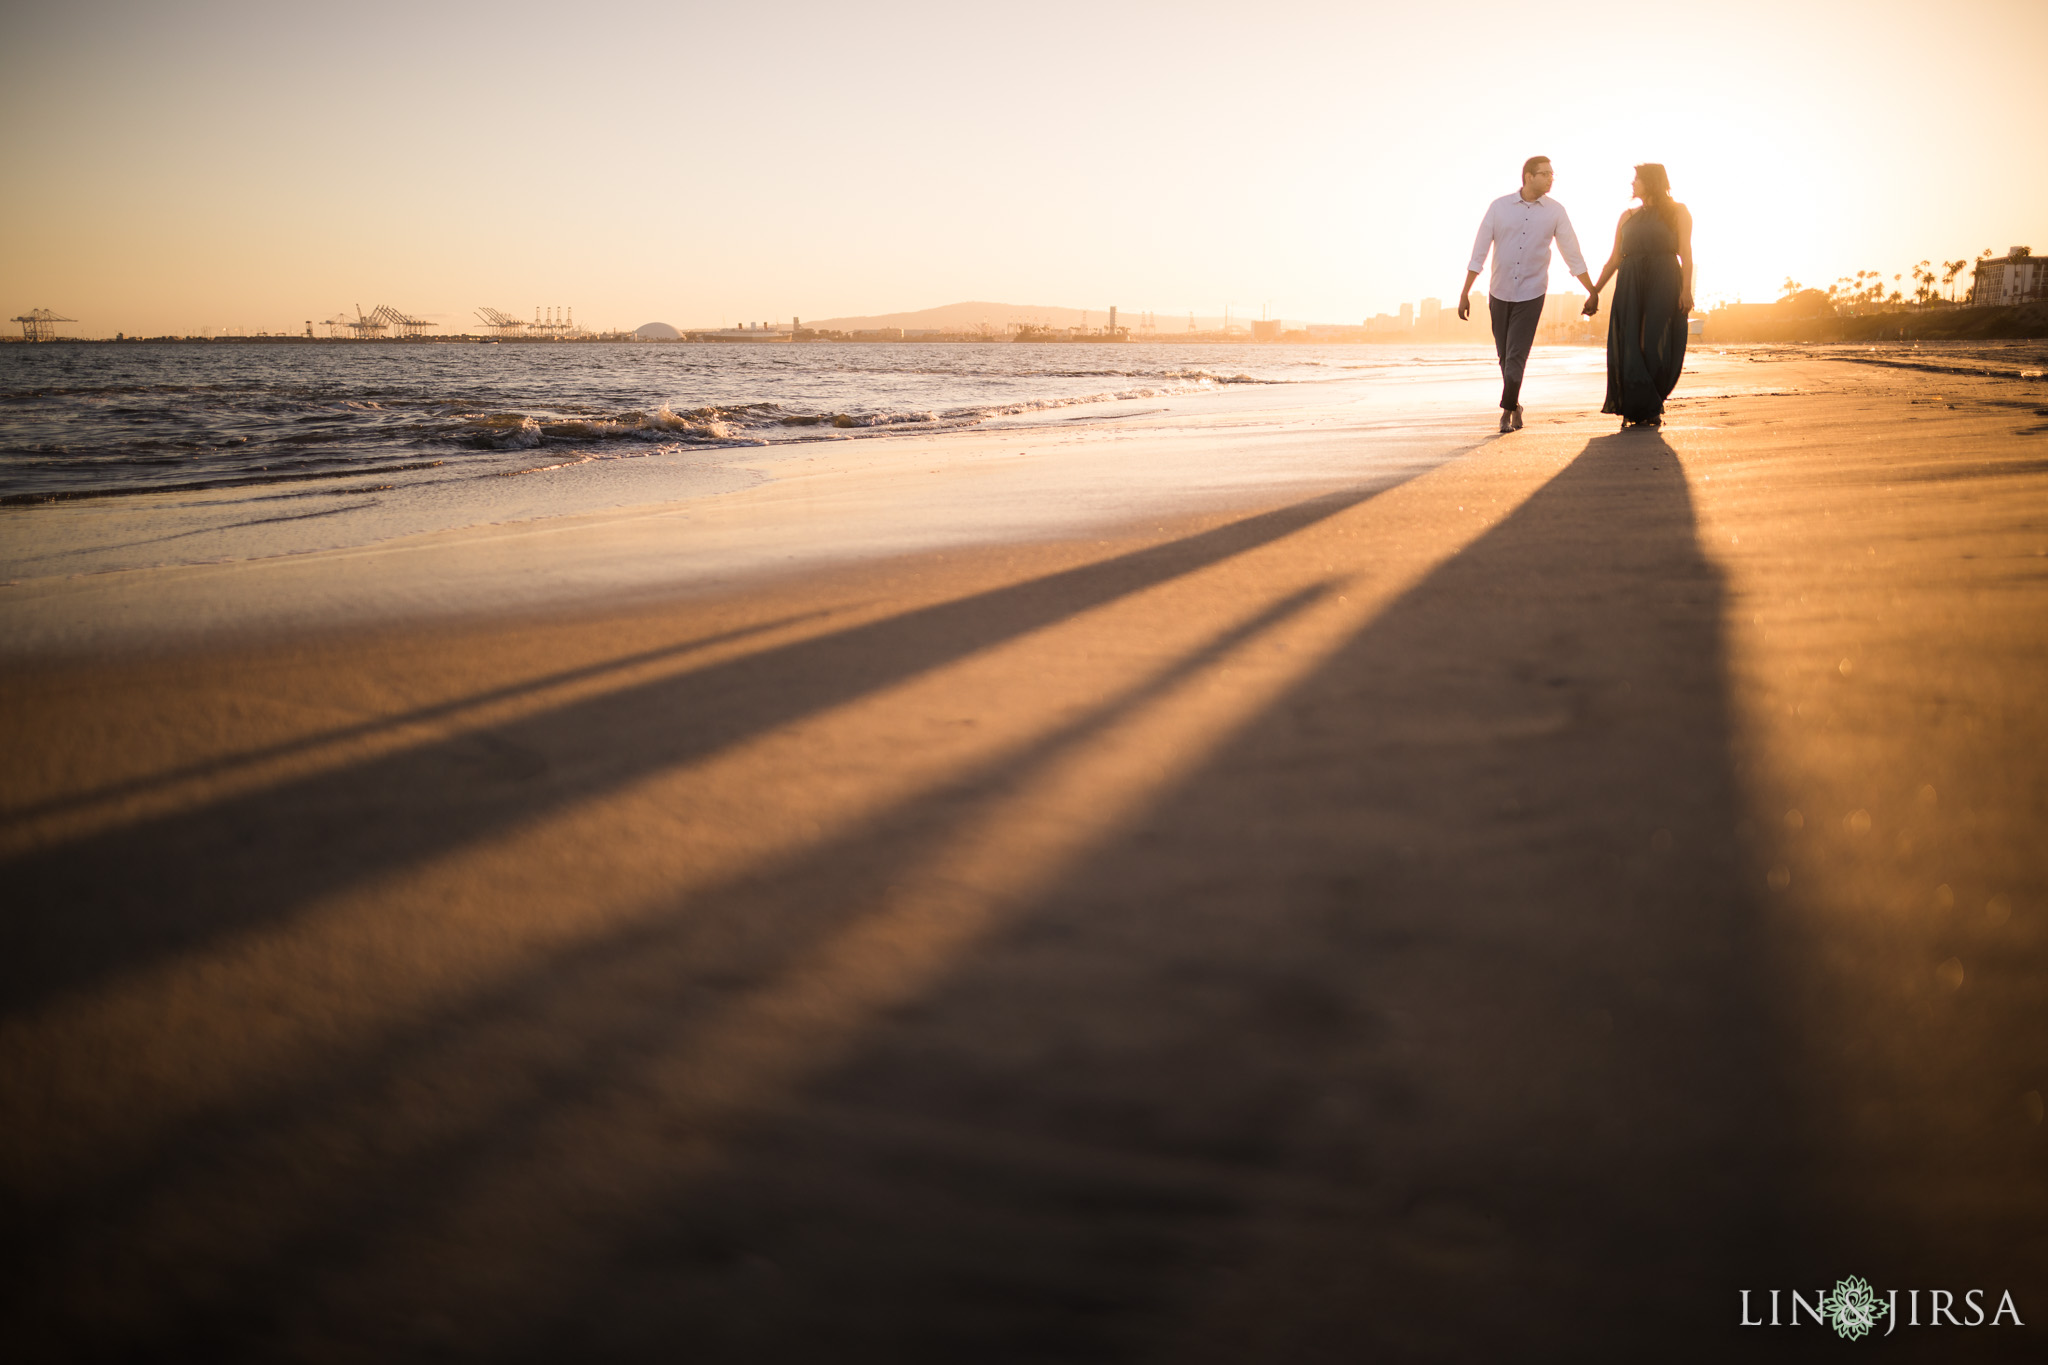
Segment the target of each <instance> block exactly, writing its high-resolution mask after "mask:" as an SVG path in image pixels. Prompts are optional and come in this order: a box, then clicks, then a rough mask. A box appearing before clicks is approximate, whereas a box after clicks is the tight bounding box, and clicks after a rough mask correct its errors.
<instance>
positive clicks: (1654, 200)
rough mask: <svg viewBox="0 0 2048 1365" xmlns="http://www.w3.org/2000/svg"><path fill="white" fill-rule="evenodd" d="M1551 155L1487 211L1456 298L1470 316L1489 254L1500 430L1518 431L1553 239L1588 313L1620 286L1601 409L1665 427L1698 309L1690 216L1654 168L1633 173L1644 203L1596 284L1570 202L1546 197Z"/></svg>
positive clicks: (1620, 229) (1622, 229)
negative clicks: (1610, 285)
mask: <svg viewBox="0 0 2048 1365" xmlns="http://www.w3.org/2000/svg"><path fill="white" fill-rule="evenodd" d="M1555 178H1556V177H1555V173H1554V172H1553V171H1552V169H1551V165H1550V158H1549V157H1547V156H1532V157H1530V158H1529V159H1528V160H1527V161H1525V162H1523V163H1522V188H1521V189H1520V191H1518V192H1517V193H1514V194H1505V195H1502V196H1501V197H1500V198H1498V199H1496V200H1494V201H1493V203H1492V204H1490V205H1488V206H1487V210H1486V217H1485V218H1484V219H1483V220H1482V221H1481V222H1480V224H1479V236H1478V239H1477V240H1475V241H1474V242H1473V243H1472V261H1471V264H1470V265H1469V266H1468V267H1467V269H1466V272H1465V287H1464V288H1463V289H1462V290H1460V291H1459V292H1458V317H1459V318H1460V319H1461V320H1462V319H1464V318H1468V317H1470V316H1471V315H1472V282H1473V281H1474V280H1476V279H1478V278H1479V272H1480V270H1481V269H1483V268H1484V267H1485V265H1486V257H1487V254H1488V253H1489V252H1491V253H1492V255H1493V274H1492V276H1491V277H1490V278H1489V280H1488V282H1487V290H1486V293H1487V300H1486V304H1487V308H1488V309H1489V310H1490V311H1491V313H1492V316H1493V345H1494V350H1495V351H1496V352H1498V354H1499V356H1500V373H1501V380H1502V384H1501V395H1500V408H1501V412H1500V429H1501V430H1502V431H1503V432H1508V431H1515V430H1519V429H1520V427H1521V425H1522V371H1523V369H1524V368H1525V367H1526V366H1527V364H1528V361H1529V347H1530V345H1531V344H1532V343H1533V342H1534V341H1535V339H1536V324H1537V322H1538V321H1539V320H1541V318H1542V316H1543V296H1544V294H1545V292H1546V291H1547V289H1548V287H1549V281H1550V244H1551V243H1552V242H1553V241H1555V242H1556V243H1557V248H1558V250H1559V251H1560V252H1562V253H1563V254H1564V261H1565V264H1566V265H1567V266H1569V267H1570V268H1571V272H1572V273H1573V274H1574V275H1576V276H1578V278H1579V283H1581V284H1583V285H1585V286H1586V306H1585V313H1586V316H1588V317H1591V316H1592V315H1593V314H1595V313H1597V312H1599V311H1600V291H1601V290H1603V289H1605V288H1606V287H1607V282H1608V281H1609V280H1610V279H1612V280H1614V282H1615V283H1614V300H1613V302H1612V303H1611V304H1610V305H1609V309H1610V316H1609V319H1608V324H1607V402H1606V404H1605V405H1604V406H1603V407H1602V408H1601V409H1600V410H1601V411H1602V412H1608V413H1614V414H1616V415H1617V416H1619V417H1620V418H1621V425H1622V428H1623V429H1624V430H1626V429H1627V428H1629V427H1631V426H1650V427H1654V426H1657V425H1659V424H1660V422H1661V421H1662V419H1663V414H1664V400H1665V399H1666V398H1668V397H1669V396H1670V394H1671V390H1672V387H1673V386H1674V385H1676V384H1677V383H1678V373H1679V371H1680V370H1681V369H1683V368H1684V366H1685V339H1686V319H1687V317H1688V316H1689V315H1690V314H1691V312H1692V214H1691V212H1690V211H1688V210H1687V208H1686V207H1685V205H1683V204H1681V203H1679V202H1678V201H1676V200H1675V199H1673V198H1672V197H1671V180H1670V177H1668V176H1667V175H1665V173H1664V168H1663V167H1662V166H1660V165H1658V164H1657V163H1656V162H1654V161H1651V162H1645V163H1643V164H1642V165H1640V166H1638V167H1636V174H1635V180H1634V181H1633V182H1632V183H1631V184H1630V186H1629V192H1630V193H1631V194H1632V195H1633V196H1634V197H1635V198H1636V199H1638V200H1640V201H1641V203H1640V204H1639V205H1638V206H1637V207H1634V208H1631V209H1628V210H1626V211H1625V212H1623V214H1622V215H1621V221H1620V222H1619V223H1618V224H1616V226H1615V230H1614V251H1613V253H1612V254H1611V255H1609V257H1608V258H1607V264H1606V265H1605V266H1604V267H1602V269H1601V271H1600V278H1599V280H1598V281H1597V282H1596V281H1595V280H1593V279H1592V278H1591V277H1590V276H1589V275H1588V274H1587V273H1586V261H1585V257H1584V256H1582V255H1581V254H1580V252H1579V239H1578V234H1576V233H1574V232H1573V231H1572V220H1571V217H1570V215H1568V214H1566V213H1565V211H1564V205H1562V204H1560V203H1558V202H1557V201H1556V200H1555V199H1552V198H1551V197H1550V186H1551V182H1552V181H1553V180H1554V179H1555Z"/></svg>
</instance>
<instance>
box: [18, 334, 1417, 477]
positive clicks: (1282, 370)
mask: <svg viewBox="0 0 2048 1365" xmlns="http://www.w3.org/2000/svg"><path fill="white" fill-rule="evenodd" d="M1394 350H1395V348H1391V347H1384V348H1383V347H1373V348H1363V347H1355V346H1354V347H1327V348H1311V347H1296V346H1287V347H1275V346H1242V347H1220V346H1200V347H1197V346H1157V345H1120V346H1118V345H1086V344H1054V345H1010V344H995V345H961V344H946V345H917V344H869V345H857V344H845V345H834V344H826V343H820V344H804V345H737V344H735V345H676V344H668V345H661V344H641V345H629V344H565V345H552V346H551V345H531V344H508V345H460V344H435V345H414V346H407V345H394V344H375V343H372V344H366V345H347V344H342V345H263V344H260V343H212V344H184V345H175V344H173V345H162V344H149V343H136V344H114V345H44V346H25V345H16V346H5V347H0V500H4V505H11V506H32V505H36V504H42V503H49V502H53V501H74V500H78V499H99V498H106V497H119V496H126V495H134V494H137V493H150V492H176V493H190V492H198V491H204V490H209V489H227V488H248V487H257V486H263V485H268V484H282V483H307V484H311V483H327V484H331V485H337V486H339V485H345V484H348V483H351V482H361V481H364V480H374V481H375V482H377V483H378V484H379V485H382V486H384V487H385V488H386V489H402V488H404V487H405V486H407V485H408V484H422V485H425V484H432V483H436V482H440V481H445V480H447V479H449V478H467V477H491V476H499V475H506V474H516V473H521V472H528V471H533V470H540V469H548V468H558V467H560V466H562V465H563V464H565V463H578V462H593V461H602V460H624V459H633V458H637V457H644V456H650V455H673V454H676V453H680V452H684V451H688V450H703V451H715V450H720V449H732V448H735V447H763V446H771V445H781V444H788V443H801V442H811V441H820V440H850V439H859V438H860V437H862V436H868V435H878V434H884V433H892V434H894V433H903V432H906V431H942V430H946V429H953V428H961V427H968V426H973V425H976V424H979V423H982V422H985V421H987V420H989V419H990V418H994V417H1004V416H1014V415H1017V414H1021V413H1029V412H1034V411H1045V410H1050V409H1055V408H1060V407H1067V406H1072V405H1076V404H1083V403H1092V402H1102V401H1107V400H1114V399H1129V398H1151V397H1160V396H1165V395H1184V394H1190V393H1199V392H1201V391H1204V390H1220V389H1225V388H1228V387H1229V386H1232V385H1242V384H1289V383H1302V382H1313V381H1315V380H1318V379H1326V378H1330V377H1333V376H1336V375H1341V374H1345V373H1355V372H1357V371H1358V370H1360V369H1368V368H1372V367H1375V366H1387V365H1395V364H1403V363H1415V360H1416V358H1415V357H1414V356H1412V355H1410V354H1406V353H1404V354H1400V355H1396V354H1394V353H1393V352H1394ZM1383 352H1384V354H1383Z"/></svg>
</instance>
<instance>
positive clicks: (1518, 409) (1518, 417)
mask: <svg viewBox="0 0 2048 1365" xmlns="http://www.w3.org/2000/svg"><path fill="white" fill-rule="evenodd" d="M1521 429H1522V405H1521V404H1520V403H1517V404H1515V424H1514V427H1513V430H1515V431H1520V430H1521Z"/></svg>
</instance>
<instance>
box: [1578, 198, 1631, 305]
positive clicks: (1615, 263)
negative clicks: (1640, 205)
mask: <svg viewBox="0 0 2048 1365" xmlns="http://www.w3.org/2000/svg"><path fill="white" fill-rule="evenodd" d="M1634 212H1635V210H1634V209H1623V210H1622V211H1621V219H1620V221H1619V222H1617V223H1615V225H1614V250H1612V251H1610V252H1608V253H1607V264H1606V265H1603V266H1601V267H1600V278H1599V279H1597V280H1595V281H1594V282H1593V292H1592V293H1591V294H1588V295H1587V296H1586V307H1585V313H1586V316H1588V317H1591V316H1592V315H1593V312H1594V310H1595V309H1597V308H1598V307H1599V306H1600V291H1601V290H1603V289H1605V288H1606V287H1607V282H1608V281H1609V280H1611V279H1613V278H1614V272H1615V271H1617V270H1619V269H1621V228H1622V224H1623V223H1626V222H1628V220H1629V215H1631V214H1633V213H1634Z"/></svg>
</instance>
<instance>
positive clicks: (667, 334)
mask: <svg viewBox="0 0 2048 1365" xmlns="http://www.w3.org/2000/svg"><path fill="white" fill-rule="evenodd" d="M633 335H634V336H636V337H639V338H640V339H641V340H642V341H681V340H682V339H683V334H682V333H681V332H678V331H677V330H676V329H675V328H673V327H671V326H669V325H668V324H667V323H665V322H650V323H648V324H647V325H646V326H645V327H640V328H636V329H635V330H634V332H633Z"/></svg>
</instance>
